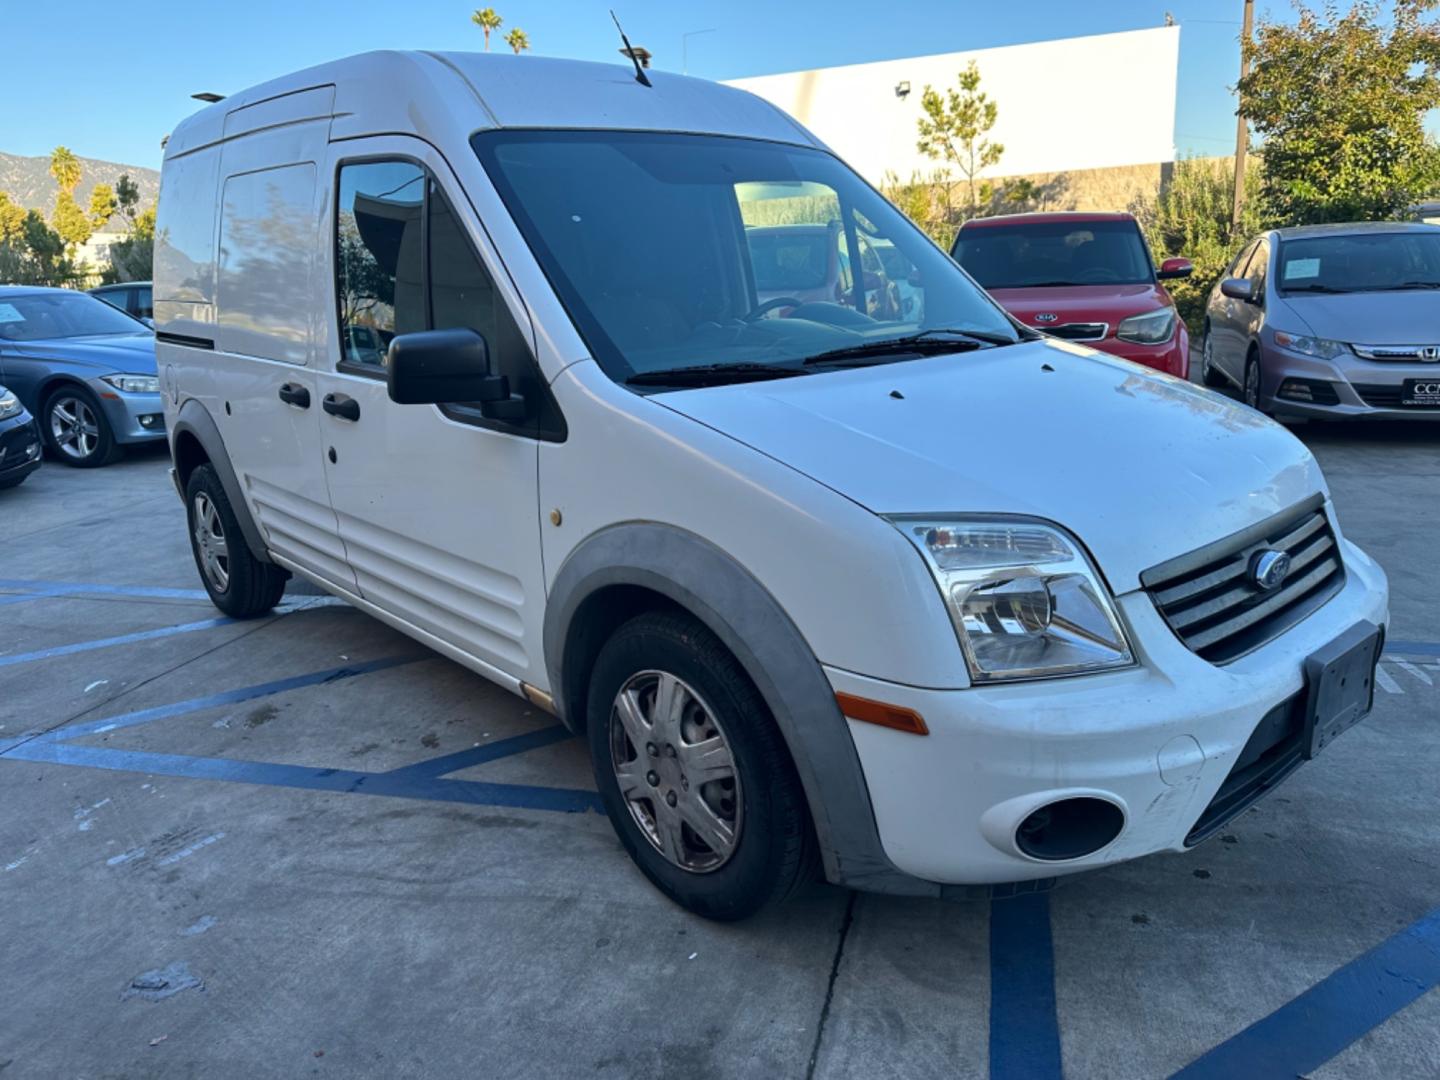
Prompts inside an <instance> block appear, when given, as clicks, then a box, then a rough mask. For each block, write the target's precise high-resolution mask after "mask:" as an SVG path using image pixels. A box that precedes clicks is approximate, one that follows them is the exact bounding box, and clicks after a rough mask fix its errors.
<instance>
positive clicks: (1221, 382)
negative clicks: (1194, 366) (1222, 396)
mask: <svg viewBox="0 0 1440 1080" xmlns="http://www.w3.org/2000/svg"><path fill="white" fill-rule="evenodd" d="M1200 381H1201V382H1203V383H1204V384H1205V385H1206V386H1208V387H1210V388H1211V389H1212V390H1219V389H1221V388H1222V387H1225V386H1229V385H1230V380H1229V379H1227V378H1225V376H1224V375H1222V374H1221V373H1220V372H1218V371H1216V370H1215V346H1214V343H1213V342H1211V340H1210V324H1209V323H1206V324H1205V333H1204V336H1203V337H1202V338H1201V339H1200Z"/></svg>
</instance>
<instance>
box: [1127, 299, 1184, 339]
mask: <svg viewBox="0 0 1440 1080" xmlns="http://www.w3.org/2000/svg"><path fill="white" fill-rule="evenodd" d="M1174 332H1175V309H1174V308H1173V307H1162V308H1156V309H1155V310H1154V311H1147V312H1145V314H1143V315H1131V316H1130V317H1129V318H1128V319H1122V320H1121V322H1120V325H1119V326H1117V327H1116V328H1115V336H1116V337H1117V338H1119V339H1120V340H1121V341H1133V342H1135V343H1136V344H1137V345H1159V344H1161V343H1162V342H1166V341H1169V340H1170V335H1171V334H1173V333H1174Z"/></svg>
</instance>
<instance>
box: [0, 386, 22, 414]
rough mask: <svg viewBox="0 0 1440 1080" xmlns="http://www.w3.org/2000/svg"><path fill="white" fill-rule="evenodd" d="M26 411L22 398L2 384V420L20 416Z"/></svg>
mask: <svg viewBox="0 0 1440 1080" xmlns="http://www.w3.org/2000/svg"><path fill="white" fill-rule="evenodd" d="M24 411H25V406H24V405H21V404H20V399H19V398H17V397H16V396H15V395H14V394H12V393H11V392H10V391H9V390H6V389H5V387H3V386H0V420H9V419H10V418H11V417H12V416H19V415H20V414H21V413H22V412H24Z"/></svg>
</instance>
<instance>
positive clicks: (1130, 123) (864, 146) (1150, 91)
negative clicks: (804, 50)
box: [729, 26, 1180, 184]
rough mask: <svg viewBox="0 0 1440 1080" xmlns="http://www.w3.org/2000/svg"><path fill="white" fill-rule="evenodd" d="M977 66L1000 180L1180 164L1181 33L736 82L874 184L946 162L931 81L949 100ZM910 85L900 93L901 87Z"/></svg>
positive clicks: (1132, 34)
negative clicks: (923, 137) (929, 96)
mask: <svg viewBox="0 0 1440 1080" xmlns="http://www.w3.org/2000/svg"><path fill="white" fill-rule="evenodd" d="M971 60H974V61H975V62H976V63H977V64H978V65H979V68H980V89H981V90H983V91H984V92H985V93H987V94H989V95H990V98H991V100H993V101H994V102H995V103H996V105H997V106H998V107H999V116H998V119H997V121H996V124H995V127H994V128H993V129H992V131H991V132H990V136H989V137H990V139H991V140H992V141H995V142H999V143H1002V144H1004V146H1005V154H1004V156H1003V157H1002V158H1001V159H1000V164H999V165H998V166H996V167H995V168H994V169H992V170H991V174H992V175H995V176H1017V175H1024V174H1030V173H1051V172H1064V171H1067V170H1072V169H1099V168H1108V167H1113V166H1121V165H1151V164H1155V163H1157V162H1164V161H1173V160H1174V159H1175V93H1176V81H1177V77H1178V72H1179V63H1180V28H1179V27H1178V26H1173V27H1157V28H1155V29H1152V30H1131V31H1127V32H1125V33H1119V34H1097V35H1094V36H1092V37H1081V38H1065V39H1062V40H1059V41H1040V42H1035V43H1032V44H1029V45H1011V46H1006V47H1004V48H999V49H977V50H975V51H974V52H958V53H943V54H940V55H936V56H916V57H911V58H910V59H906V60H884V61H880V62H878V63H873V64H851V65H848V66H845V67H833V68H820V69H818V70H815V71H796V72H790V73H788V74H784V75H763V76H759V77H757V78H752V79H734V80H731V81H730V83H729V85H730V86H735V87H739V88H740V89H742V90H748V91H750V92H751V93H753V94H759V95H760V96H761V97H763V98H766V99H767V100H769V101H772V102H774V103H775V104H776V105H778V106H780V108H782V109H784V110H785V111H786V112H788V113H789V114H790V115H791V116H793V117H795V118H796V119H797V120H799V121H800V122H801V123H802V124H804V125H805V126H806V127H807V128H809V129H810V130H811V131H813V132H814V133H815V134H816V135H817V136H819V137H820V139H821V140H823V141H824V142H826V143H827V144H829V146H830V147H831V149H833V150H834V151H835V152H836V153H837V154H839V155H840V156H841V157H842V158H844V159H845V160H846V161H848V162H849V163H850V164H851V165H852V166H853V167H855V168H856V169H857V170H858V171H859V172H860V173H862V174H863V175H864V176H865V177H866V178H867V179H868V180H870V181H871V182H872V183H876V184H878V183H879V182H880V181H881V180H882V178H883V177H884V174H885V173H886V171H887V170H888V171H894V172H895V173H896V174H897V175H899V176H900V177H901V178H902V179H909V177H910V174H911V173H912V172H913V171H916V170H918V171H920V172H921V173H922V174H925V175H928V174H929V173H930V172H932V171H933V170H934V169H935V168H936V167H937V163H936V162H934V161H932V160H931V159H929V158H927V157H925V156H924V155H923V154H921V153H920V152H919V151H918V150H917V149H916V145H915V144H916V141H917V140H918V138H919V135H918V132H917V129H916V121H917V120H919V118H920V116H921V115H922V111H921V108H920V96H921V93H922V91H923V90H924V88H925V86H926V84H927V83H928V84H930V85H931V86H933V87H935V89H936V90H939V91H941V92H943V91H945V90H947V89H949V88H951V87H955V86H956V85H957V77H958V75H959V73H960V72H961V71H963V70H964V69H965V67H966V65H967V64H969V63H970V61H971ZM902 82H908V83H909V84H910V93H909V95H908V96H906V97H903V98H902V97H898V96H897V95H896V92H895V88H896V86H897V85H898V84H900V83H902Z"/></svg>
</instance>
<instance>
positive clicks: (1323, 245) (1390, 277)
mask: <svg viewBox="0 0 1440 1080" xmlns="http://www.w3.org/2000/svg"><path fill="white" fill-rule="evenodd" d="M1277 265H1278V266H1279V268H1280V281H1279V289H1280V291H1281V292H1282V293H1296V292H1299V293H1305V292H1347V293H1348V292H1388V291H1391V290H1399V289H1440V229H1436V230H1434V231H1430V230H1425V231H1419V230H1417V231H1415V232H1379V233H1371V232H1365V233H1351V234H1350V235H1348V236H1347V235H1343V234H1342V235H1338V236H1306V237H1301V238H1298V239H1294V240H1282V241H1281V242H1280V258H1279V261H1278V263H1277Z"/></svg>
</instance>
